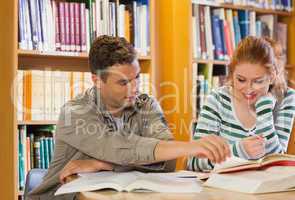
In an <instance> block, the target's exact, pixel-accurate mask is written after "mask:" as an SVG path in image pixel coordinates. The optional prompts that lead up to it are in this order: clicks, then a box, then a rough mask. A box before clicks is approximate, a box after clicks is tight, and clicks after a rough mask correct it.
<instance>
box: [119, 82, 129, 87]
mask: <svg viewBox="0 0 295 200" xmlns="http://www.w3.org/2000/svg"><path fill="white" fill-rule="evenodd" d="M119 84H120V85H121V86H125V85H127V84H128V81H120V82H119Z"/></svg>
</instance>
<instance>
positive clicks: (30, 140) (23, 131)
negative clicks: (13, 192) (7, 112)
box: [18, 125, 55, 190]
mask: <svg viewBox="0 0 295 200" xmlns="http://www.w3.org/2000/svg"><path fill="white" fill-rule="evenodd" d="M54 133H55V126H54V125H52V126H39V127H35V128H33V129H32V127H28V126H26V125H21V126H19V127H18V138H19V139H18V180H19V189H20V190H22V189H23V188H24V185H25V178H26V174H27V173H28V171H29V170H30V169H33V168H41V169H47V168H48V167H49V163H50V161H51V160H52V157H53V151H54V139H53V136H54Z"/></svg>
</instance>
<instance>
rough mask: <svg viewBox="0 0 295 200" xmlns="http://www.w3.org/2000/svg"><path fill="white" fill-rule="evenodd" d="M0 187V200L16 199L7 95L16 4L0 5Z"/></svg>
mask: <svg viewBox="0 0 295 200" xmlns="http://www.w3.org/2000/svg"><path fill="white" fill-rule="evenodd" d="M0 24H1V26H0V93H1V98H0V113H1V114H0V124H1V131H0V134H1V139H0V148H1V149H0V177H1V181H0V188H1V199H12V200H13V199H16V198H17V182H16V170H17V162H16V156H17V148H16V135H17V134H16V118H15V108H14V106H13V101H14V100H13V98H14V95H11V91H12V88H11V87H12V83H13V79H14V77H15V75H16V69H17V1H16V0H11V1H1V3H0Z"/></svg>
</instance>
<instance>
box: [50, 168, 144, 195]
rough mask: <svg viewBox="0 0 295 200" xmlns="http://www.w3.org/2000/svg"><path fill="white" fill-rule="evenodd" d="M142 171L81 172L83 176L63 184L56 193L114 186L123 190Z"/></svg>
mask: <svg viewBox="0 0 295 200" xmlns="http://www.w3.org/2000/svg"><path fill="white" fill-rule="evenodd" d="M140 174H142V173H140V172H125V173H116V172H99V173H85V174H79V175H80V176H81V177H80V178H78V179H76V180H74V181H71V182H69V183H66V184H64V185H62V186H61V187H60V188H59V189H58V190H57V191H56V193H55V195H58V194H65V193H72V192H82V191H92V190H97V189H102V188H114V189H116V190H122V189H123V188H124V187H126V186H127V185H129V184H130V183H132V182H134V181H135V180H136V179H137V178H138V176H140Z"/></svg>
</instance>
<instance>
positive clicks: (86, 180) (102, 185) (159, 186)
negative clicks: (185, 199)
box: [55, 171, 201, 195]
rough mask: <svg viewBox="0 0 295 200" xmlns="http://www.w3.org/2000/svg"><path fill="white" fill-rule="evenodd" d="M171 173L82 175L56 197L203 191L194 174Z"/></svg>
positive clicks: (100, 173)
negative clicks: (103, 192)
mask: <svg viewBox="0 0 295 200" xmlns="http://www.w3.org/2000/svg"><path fill="white" fill-rule="evenodd" d="M181 174H182V177H186V178H180V174H179V175H176V174H173V173H172V174H171V173H167V174H165V173H160V174H158V173H141V172H137V171H131V172H123V173H117V172H110V171H108V172H98V173H87V174H81V175H80V177H79V178H77V179H76V180H73V181H71V182H69V183H66V184H64V185H62V186H61V187H60V188H59V189H58V190H57V191H56V193H55V195H59V194H65V193H73V192H85V191H93V190H101V189H114V190H116V191H120V192H121V191H126V192H131V191H132V192H133V191H134V192H142V191H152V192H169V193H196V192H200V191H201V186H200V183H199V182H198V180H197V179H196V178H195V176H192V174H188V173H186V174H184V173H181Z"/></svg>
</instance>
